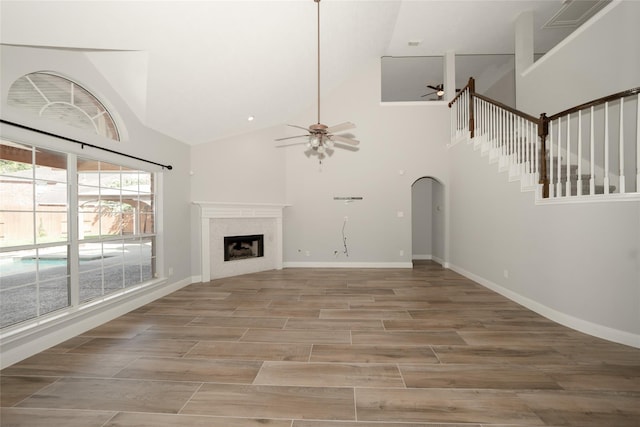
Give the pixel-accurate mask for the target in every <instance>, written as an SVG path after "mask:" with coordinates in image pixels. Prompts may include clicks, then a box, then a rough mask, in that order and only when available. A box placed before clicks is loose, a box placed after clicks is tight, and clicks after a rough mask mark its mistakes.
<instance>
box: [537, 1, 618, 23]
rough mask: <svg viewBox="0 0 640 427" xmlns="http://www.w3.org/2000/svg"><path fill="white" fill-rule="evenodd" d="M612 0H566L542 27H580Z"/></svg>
mask: <svg viewBox="0 0 640 427" xmlns="http://www.w3.org/2000/svg"><path fill="white" fill-rule="evenodd" d="M609 3H611V0H579V1H578V0H565V1H564V2H562V7H561V8H560V10H559V11H558V12H557V13H556V14H555V15H553V16H552V17H551V19H549V20H548V21H547V23H546V24H544V25H543V26H542V28H578V27H579V26H580V25H582V24H584V23H585V22H586V21H587V20H588V19H589V18H591V17H592V16H593V15H595V14H596V13H597V12H598V11H599V10H600V9H602V8H603V7H605V6H606V5H608V4H609Z"/></svg>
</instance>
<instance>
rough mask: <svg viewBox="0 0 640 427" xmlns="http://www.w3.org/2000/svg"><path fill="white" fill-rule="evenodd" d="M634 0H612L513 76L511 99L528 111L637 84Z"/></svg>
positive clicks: (638, 30)
mask: <svg viewBox="0 0 640 427" xmlns="http://www.w3.org/2000/svg"><path fill="white" fill-rule="evenodd" d="M639 17H640V2H637V1H619V0H616V1H613V2H612V3H611V4H610V5H609V6H607V7H605V8H604V9H603V10H601V11H600V12H599V13H598V14H596V15H595V16H594V17H593V18H591V20H590V21H588V22H587V23H586V24H585V25H583V26H582V27H581V28H579V29H577V30H576V31H574V32H573V33H572V34H571V35H570V36H569V37H567V38H566V39H565V40H564V41H562V42H561V43H559V44H558V45H557V46H556V47H554V48H553V49H552V50H551V51H549V52H548V53H547V54H546V55H545V56H543V57H542V58H541V59H539V60H538V61H536V62H535V63H534V64H533V66H532V67H530V68H529V69H528V70H527V71H525V72H524V73H523V75H522V76H521V78H520V79H518V80H517V82H518V87H517V97H516V105H517V108H518V109H519V110H522V111H524V112H526V113H528V114H531V115H533V116H536V117H537V116H539V115H540V114H541V113H547V115H552V114H555V113H558V112H560V111H563V110H565V109H567V108H570V107H573V106H575V105H579V104H582V103H584V102H588V101H591V100H593V99H597V98H600V97H603V96H606V95H610V94H612V93H616V92H620V91H623V90H626V89H631V88H634V87H637V86H640V49H639V48H638V40H640V25H638V18H639Z"/></svg>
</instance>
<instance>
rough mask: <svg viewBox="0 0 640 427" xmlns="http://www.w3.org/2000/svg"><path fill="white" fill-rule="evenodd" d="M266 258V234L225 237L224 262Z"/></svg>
mask: <svg viewBox="0 0 640 427" xmlns="http://www.w3.org/2000/svg"><path fill="white" fill-rule="evenodd" d="M262 256H264V234H253V235H249V236H225V237H224V260H225V261H236V260H240V259H246V258H259V257H262Z"/></svg>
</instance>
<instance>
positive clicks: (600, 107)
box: [449, 78, 640, 203]
mask: <svg viewBox="0 0 640 427" xmlns="http://www.w3.org/2000/svg"><path fill="white" fill-rule="evenodd" d="M639 105H640V88H635V89H630V90H627V91H624V92H619V93H616V94H613V95H610V96H607V97H604V98H600V99H597V100H594V101H591V102H588V103H585V104H582V105H579V106H576V107H573V108H571V109H568V110H565V111H563V112H560V113H558V114H554V115H553V116H549V117H547V116H546V115H545V114H541V115H540V117H533V116H530V115H528V114H526V113H523V112H521V111H518V110H515V109H513V108H511V107H509V106H507V105H504V104H502V103H500V102H498V101H495V100H493V99H491V98H488V97H486V96H484V95H481V94H478V93H476V92H475V81H474V79H473V78H470V79H469V83H468V84H467V85H466V86H465V87H464V88H463V89H462V90H461V91H460V92H459V93H458V94H457V96H456V97H455V98H454V99H453V100H452V101H451V102H450V103H449V107H450V108H451V109H452V114H451V117H452V119H451V140H452V143H455V142H458V141H461V140H466V141H467V142H469V143H472V144H473V145H474V148H475V149H477V150H480V152H481V153H482V155H486V156H488V157H489V161H490V162H496V163H497V164H498V167H499V170H501V171H508V174H509V180H512V181H513V180H519V181H520V182H521V188H522V189H523V190H529V191H535V192H536V199H537V200H538V201H539V202H545V203H548V202H553V201H562V202H567V201H597V200H640V108H639ZM625 171H630V172H631V173H627V174H625Z"/></svg>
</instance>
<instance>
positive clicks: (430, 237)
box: [411, 176, 445, 264]
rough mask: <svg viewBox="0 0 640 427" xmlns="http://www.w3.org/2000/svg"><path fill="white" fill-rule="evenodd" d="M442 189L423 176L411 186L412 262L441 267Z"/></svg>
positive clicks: (442, 258)
mask: <svg viewBox="0 0 640 427" xmlns="http://www.w3.org/2000/svg"><path fill="white" fill-rule="evenodd" d="M443 207H444V186H443V185H442V183H441V182H440V181H438V180H437V179H436V178H433V177H430V176H425V177H422V178H419V179H417V180H416V181H415V182H414V183H413V184H412V185H411V250H412V260H414V261H417V260H434V261H436V262H438V263H439V264H444V260H445V218H444V209H443Z"/></svg>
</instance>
